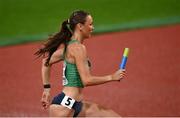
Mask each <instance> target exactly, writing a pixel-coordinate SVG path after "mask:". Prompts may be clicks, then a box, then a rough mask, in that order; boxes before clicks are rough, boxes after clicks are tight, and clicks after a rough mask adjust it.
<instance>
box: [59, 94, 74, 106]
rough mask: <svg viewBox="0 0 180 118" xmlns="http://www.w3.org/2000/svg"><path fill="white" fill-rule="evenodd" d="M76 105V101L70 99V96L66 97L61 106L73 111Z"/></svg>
mask: <svg viewBox="0 0 180 118" xmlns="http://www.w3.org/2000/svg"><path fill="white" fill-rule="evenodd" d="M74 103H75V100H74V99H72V98H70V97H69V96H65V97H64V98H63V100H62V102H61V105H62V106H65V107H67V108H69V109H71V108H72V106H73V105H74Z"/></svg>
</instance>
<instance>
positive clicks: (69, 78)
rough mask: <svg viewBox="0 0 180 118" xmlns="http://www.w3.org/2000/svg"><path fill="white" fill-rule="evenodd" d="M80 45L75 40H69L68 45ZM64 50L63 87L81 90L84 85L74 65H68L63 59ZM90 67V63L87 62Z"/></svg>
mask: <svg viewBox="0 0 180 118" xmlns="http://www.w3.org/2000/svg"><path fill="white" fill-rule="evenodd" d="M75 42H77V43H80V42H79V41H77V40H71V41H69V43H68V44H72V43H75ZM65 53H66V50H64V55H63V56H64V65H63V86H71V87H80V88H83V87H84V85H83V83H82V81H81V77H80V75H79V72H78V69H77V66H76V64H74V63H70V62H68V61H67V60H66V58H65ZM88 64H89V66H90V62H88Z"/></svg>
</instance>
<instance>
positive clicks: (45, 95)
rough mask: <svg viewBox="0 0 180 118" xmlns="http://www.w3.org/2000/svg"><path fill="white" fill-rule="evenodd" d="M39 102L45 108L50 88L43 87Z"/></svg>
mask: <svg viewBox="0 0 180 118" xmlns="http://www.w3.org/2000/svg"><path fill="white" fill-rule="evenodd" d="M41 103H42V107H43V109H47V108H48V107H49V105H50V89H44V91H43V94H42V98H41Z"/></svg>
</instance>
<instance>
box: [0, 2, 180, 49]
mask: <svg viewBox="0 0 180 118" xmlns="http://www.w3.org/2000/svg"><path fill="white" fill-rule="evenodd" d="M78 9H83V10H87V11H89V12H90V13H91V14H92V16H93V17H94V25H95V33H102V32H110V31H120V30H128V29H134V28H144V27H152V26H159V25H168V24H175V23H179V22H180V1H179V0H151V1H145V0H89V1H87V0H86V1H82V0H76V1H74V0H51V1H50V0H0V46H4V45H10V44H18V43H24V42H31V41H37V40H43V39H44V38H46V37H47V36H48V35H49V34H52V33H54V32H57V31H58V30H59V28H60V25H61V24H60V23H61V22H62V21H63V20H65V19H67V18H68V17H69V15H70V14H71V12H72V11H73V10H78Z"/></svg>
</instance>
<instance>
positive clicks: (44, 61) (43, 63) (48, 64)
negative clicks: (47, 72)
mask: <svg viewBox="0 0 180 118" xmlns="http://www.w3.org/2000/svg"><path fill="white" fill-rule="evenodd" d="M42 65H43V66H46V67H49V66H51V65H52V64H50V63H47V58H44V59H42Z"/></svg>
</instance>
